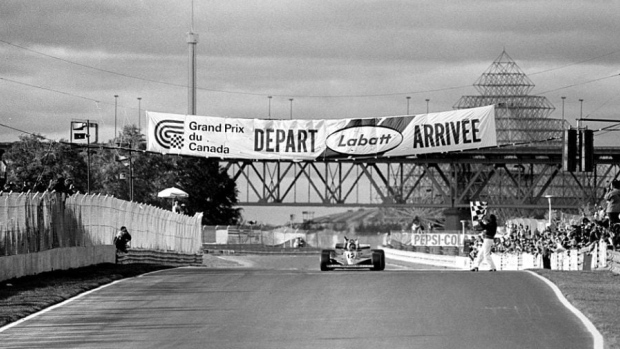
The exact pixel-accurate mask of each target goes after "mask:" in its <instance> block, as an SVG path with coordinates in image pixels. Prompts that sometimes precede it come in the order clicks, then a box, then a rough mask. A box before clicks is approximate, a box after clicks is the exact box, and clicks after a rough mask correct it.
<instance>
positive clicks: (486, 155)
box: [221, 51, 620, 219]
mask: <svg viewBox="0 0 620 349" xmlns="http://www.w3.org/2000/svg"><path fill="white" fill-rule="evenodd" d="M474 86H475V87H476V89H477V90H478V92H479V93H480V95H478V96H463V97H461V98H460V99H459V101H458V102H457V103H456V104H455V105H454V108H455V109H463V108H472V107H480V106H486V105H490V104H495V105H496V115H495V120H496V128H497V139H498V144H499V146H498V147H497V148H492V149H481V150H476V151H463V152H459V153H448V154H428V155H425V156H418V157H416V158H390V159H385V158H381V159H374V160H368V159H367V160H358V161H356V160H351V161H342V160H340V161H338V160H325V161H313V162H286V161H282V162H274V161H241V160H240V161H233V160H230V161H222V162H221V163H222V165H223V166H224V167H225V169H226V170H227V171H228V173H229V174H230V175H231V176H232V178H234V179H235V181H236V182H237V184H238V189H239V193H240V204H242V205H274V206H277V205H287V206H370V207H383V208H387V207H390V208H391V210H392V211H393V212H401V214H402V215H403V217H404V216H408V217H411V216H412V212H416V210H418V211H419V210H426V211H427V212H434V213H432V214H433V215H434V216H435V217H433V218H437V215H441V214H442V212H443V210H445V209H461V210H463V211H465V210H467V209H468V207H469V201H470V200H483V201H487V202H488V203H489V206H490V207H492V208H493V210H494V212H496V213H497V214H498V216H499V217H500V218H502V219H506V218H512V217H524V216H529V217H533V216H536V215H541V214H544V213H546V212H548V210H547V203H548V201H547V198H546V196H553V207H554V208H555V209H561V210H563V211H565V212H566V211H570V212H573V213H577V212H579V210H580V209H581V208H582V207H583V206H584V205H587V204H589V205H592V204H598V203H600V202H601V201H602V197H603V195H604V192H605V189H606V186H607V185H608V183H609V181H611V180H613V179H618V178H620V148H617V147H615V148H598V149H595V159H594V163H595V169H594V172H591V173H572V172H565V171H563V170H562V135H563V130H564V129H565V128H566V124H564V123H563V122H564V121H563V120H560V119H551V118H550V117H549V116H550V115H551V113H552V112H553V110H554V109H555V108H554V106H553V105H552V104H551V103H550V102H549V101H548V100H547V98H545V97H541V96H531V95H529V93H530V92H531V91H532V89H533V88H534V84H533V83H532V81H531V80H530V79H529V78H528V77H527V76H526V75H525V74H524V73H523V72H522V71H521V69H520V68H519V67H518V66H517V64H516V63H515V62H514V61H513V60H512V59H511V58H510V57H509V56H508V54H507V53H506V52H505V51H503V52H502V54H501V55H500V56H499V57H498V58H497V59H496V60H495V61H494V62H493V63H492V64H491V66H490V67H489V68H488V69H487V70H486V71H485V72H484V73H483V74H482V76H481V77H480V78H479V79H478V80H477V81H476V82H475V84H474ZM244 186H245V187H244ZM243 188H245V189H243Z"/></svg>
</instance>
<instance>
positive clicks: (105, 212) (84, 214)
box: [0, 192, 202, 257]
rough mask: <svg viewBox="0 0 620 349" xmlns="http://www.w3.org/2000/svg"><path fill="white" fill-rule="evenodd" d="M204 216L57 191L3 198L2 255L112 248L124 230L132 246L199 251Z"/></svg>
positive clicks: (0, 200)
mask: <svg viewBox="0 0 620 349" xmlns="http://www.w3.org/2000/svg"><path fill="white" fill-rule="evenodd" d="M201 221H202V214H197V215H195V216H193V217H190V216H186V215H181V214H176V213H173V212H171V211H168V210H164V209H161V208H158V207H154V206H150V205H145V204H139V203H136V202H129V201H123V200H119V199H116V198H114V197H110V196H101V195H83V194H75V195H72V196H66V195H65V194H60V193H55V192H45V193H2V194H1V195H0V257H2V256H10V255H17V254H27V253H36V252H41V251H46V250H50V249H55V248H63V247H76V246H97V245H110V244H112V241H113V238H114V236H115V234H116V232H117V231H118V229H119V228H120V227H121V226H125V227H127V229H128V230H129V232H130V234H131V236H132V240H131V247H133V248H142V249H152V250H163V251H169V250H172V251H176V252H182V253H198V252H199V251H200V250H201V247H202V240H201V230H202V225H201Z"/></svg>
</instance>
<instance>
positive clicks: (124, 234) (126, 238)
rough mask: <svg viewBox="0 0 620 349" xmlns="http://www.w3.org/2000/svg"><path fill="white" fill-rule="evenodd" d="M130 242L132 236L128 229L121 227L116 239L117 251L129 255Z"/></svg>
mask: <svg viewBox="0 0 620 349" xmlns="http://www.w3.org/2000/svg"><path fill="white" fill-rule="evenodd" d="M130 241H131V234H129V232H128V231H127V228H126V227H121V230H119V231H118V233H116V236H115V237H114V245H115V246H116V250H117V251H119V252H123V253H127V247H128V245H129V242H130Z"/></svg>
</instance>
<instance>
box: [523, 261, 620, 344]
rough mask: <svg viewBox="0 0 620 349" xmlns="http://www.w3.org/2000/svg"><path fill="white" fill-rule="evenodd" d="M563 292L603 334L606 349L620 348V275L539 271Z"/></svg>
mask: <svg viewBox="0 0 620 349" xmlns="http://www.w3.org/2000/svg"><path fill="white" fill-rule="evenodd" d="M532 271H533V272H535V273H537V274H538V275H541V276H543V277H545V278H547V279H548V280H550V281H551V282H553V283H554V284H556V286H558V288H559V289H560V290H561V291H562V294H563V295H564V297H566V299H567V300H568V301H569V302H570V303H571V304H572V305H573V306H574V307H575V308H577V309H579V310H580V311H581V312H582V313H583V314H584V315H585V316H586V317H587V318H588V319H590V321H591V322H592V323H593V324H594V326H596V328H597V329H598V330H599V332H601V334H602V335H603V338H604V339H605V348H620V316H619V311H620V275H617V274H614V273H612V272H610V271H608V270H596V271H558V270H545V269H537V270H532Z"/></svg>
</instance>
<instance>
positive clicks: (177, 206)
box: [172, 200, 181, 213]
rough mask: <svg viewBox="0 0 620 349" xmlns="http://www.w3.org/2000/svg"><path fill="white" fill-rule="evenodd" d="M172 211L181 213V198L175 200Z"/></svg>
mask: <svg viewBox="0 0 620 349" xmlns="http://www.w3.org/2000/svg"><path fill="white" fill-rule="evenodd" d="M172 212H174V213H181V205H180V204H179V200H174V204H173V205H172Z"/></svg>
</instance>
